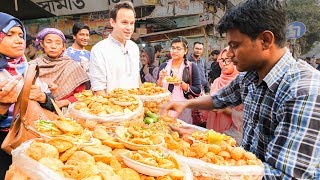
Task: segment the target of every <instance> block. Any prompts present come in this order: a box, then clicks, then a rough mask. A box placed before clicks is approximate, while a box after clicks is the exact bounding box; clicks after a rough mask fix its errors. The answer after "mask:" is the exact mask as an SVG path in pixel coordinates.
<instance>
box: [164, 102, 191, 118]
mask: <svg viewBox="0 0 320 180" xmlns="http://www.w3.org/2000/svg"><path fill="white" fill-rule="evenodd" d="M186 107H187V101H184V102H178V101H173V102H169V103H167V104H164V105H162V106H161V107H160V115H161V116H165V115H167V114H168V112H169V110H173V111H175V112H176V115H175V117H173V118H177V117H178V116H179V115H180V114H181V113H182V111H183V110H184V109H185V108H186Z"/></svg>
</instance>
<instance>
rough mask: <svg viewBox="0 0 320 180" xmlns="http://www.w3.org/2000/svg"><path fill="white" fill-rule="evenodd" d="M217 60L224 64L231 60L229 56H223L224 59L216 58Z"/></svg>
mask: <svg viewBox="0 0 320 180" xmlns="http://www.w3.org/2000/svg"><path fill="white" fill-rule="evenodd" d="M217 61H218V62H221V63H222V64H225V65H229V64H230V63H231V62H232V61H231V59H230V58H225V59H224V58H221V59H218V60H217Z"/></svg>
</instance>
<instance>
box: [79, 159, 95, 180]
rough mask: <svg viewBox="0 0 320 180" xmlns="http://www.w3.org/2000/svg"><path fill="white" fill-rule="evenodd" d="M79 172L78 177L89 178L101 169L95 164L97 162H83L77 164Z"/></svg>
mask: <svg viewBox="0 0 320 180" xmlns="http://www.w3.org/2000/svg"><path fill="white" fill-rule="evenodd" d="M77 169H78V172H77V175H76V177H77V178H76V179H83V178H88V177H90V176H94V175H98V174H99V173H100V170H99V169H98V167H97V166H96V165H95V163H93V164H92V163H87V162H82V163H80V164H79V165H78V166H77Z"/></svg>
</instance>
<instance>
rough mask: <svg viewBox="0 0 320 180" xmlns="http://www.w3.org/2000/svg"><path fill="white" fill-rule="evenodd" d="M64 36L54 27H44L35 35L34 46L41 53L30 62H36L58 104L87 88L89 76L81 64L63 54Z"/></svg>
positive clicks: (65, 102)
mask: <svg viewBox="0 0 320 180" xmlns="http://www.w3.org/2000/svg"><path fill="white" fill-rule="evenodd" d="M65 42H66V38H65V36H64V34H63V33H62V32H61V31H60V30H58V29H55V28H45V29H43V30H42V31H40V32H39V33H38V35H37V37H36V48H37V49H38V50H42V52H43V55H42V56H41V57H38V58H37V59H35V60H32V61H30V63H36V64H38V66H39V68H40V74H39V78H40V80H42V81H43V82H45V83H47V84H48V85H49V87H50V90H51V92H52V95H53V97H54V99H55V100H56V103H57V104H58V106H59V107H60V108H61V107H65V106H68V105H69V103H72V102H75V101H76V98H75V97H74V94H75V93H78V92H82V91H83V90H85V89H88V84H89V77H88V75H87V73H86V72H85V71H84V70H83V69H82V68H81V66H80V65H79V64H78V63H77V62H75V61H74V60H72V59H71V58H70V57H68V56H63V54H64V50H65V48H66V45H65Z"/></svg>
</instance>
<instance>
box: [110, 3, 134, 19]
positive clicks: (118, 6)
mask: <svg viewBox="0 0 320 180" xmlns="http://www.w3.org/2000/svg"><path fill="white" fill-rule="evenodd" d="M120 9H130V10H132V11H133V13H134V16H136V11H135V10H134V6H133V4H132V2H130V1H123V2H119V3H117V4H116V5H115V6H114V7H113V8H112V9H111V10H110V12H109V17H110V18H112V19H113V20H114V21H116V18H117V14H118V11H119V10H120Z"/></svg>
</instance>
